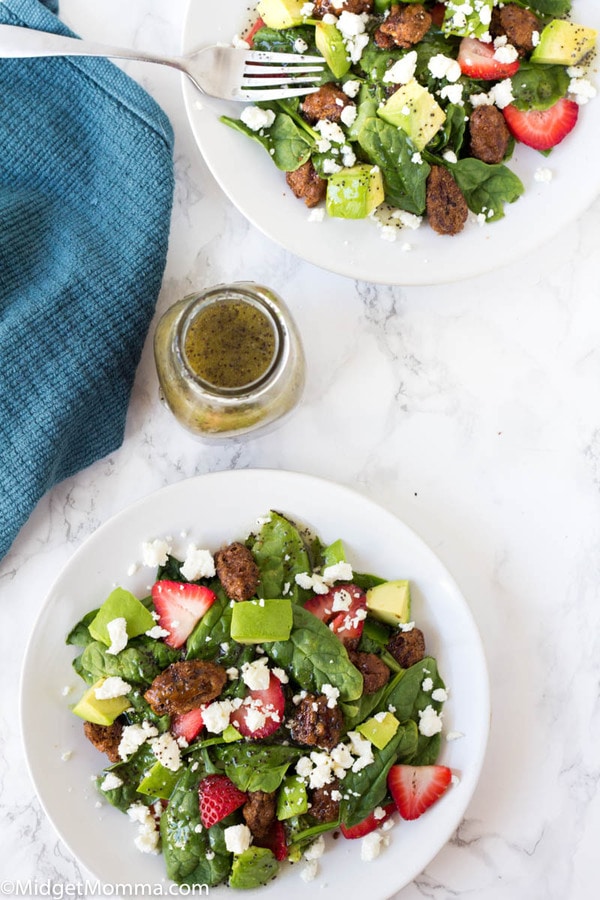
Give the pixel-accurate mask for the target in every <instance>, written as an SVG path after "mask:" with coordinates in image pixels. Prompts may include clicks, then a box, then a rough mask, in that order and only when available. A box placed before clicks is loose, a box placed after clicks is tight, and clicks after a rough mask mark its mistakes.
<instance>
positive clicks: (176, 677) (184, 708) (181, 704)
mask: <svg viewBox="0 0 600 900" xmlns="http://www.w3.org/2000/svg"><path fill="white" fill-rule="evenodd" d="M226 683H227V672H226V671H225V669H224V668H223V667H222V666H219V665H217V663H214V662H210V661H209V660H204V659H186V660H181V662H176V663H171V665H170V666H168V667H167V668H166V669H165V670H164V672H161V673H160V675H157V676H156V678H155V679H154V681H153V682H152V684H151V685H150V687H149V688H148V690H147V691H146V693H145V694H144V698H145V699H146V701H147V702H148V703H149V704H150V706H151V707H152V710H153V712H155V713H156V715H158V716H164V715H169V716H172V715H177V714H179V713H185V712H189V711H190V709H194V707H196V706H201V705H202V704H203V703H209V702H210V701H211V700H214V699H215V697H218V696H219V694H220V693H221V691H222V690H223V688H224V687H225V684H226Z"/></svg>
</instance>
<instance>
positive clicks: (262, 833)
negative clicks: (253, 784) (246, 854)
mask: <svg viewBox="0 0 600 900" xmlns="http://www.w3.org/2000/svg"><path fill="white" fill-rule="evenodd" d="M275 809H276V791H270V792H267V791H250V792H249V793H248V799H247V800H246V802H245V803H244V805H243V806H242V815H243V817H244V821H245V822H246V825H247V826H248V828H249V829H250V831H251V832H252V835H253V836H254V837H255V838H258V839H259V840H260V839H261V838H264V837H266V836H267V834H268V832H269V828H270V826H271V824H272V822H273V820H274V818H275Z"/></svg>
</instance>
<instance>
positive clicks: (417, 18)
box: [373, 3, 433, 50]
mask: <svg viewBox="0 0 600 900" xmlns="http://www.w3.org/2000/svg"><path fill="white" fill-rule="evenodd" d="M432 22H433V19H432V18H431V16H430V15H429V13H428V12H427V10H426V9H425V7H424V6H422V5H421V4H420V3H411V4H410V5H407V4H401V5H399V6H392V8H391V12H390V14H389V16H388V17H387V19H385V21H384V22H382V24H381V25H380V26H379V28H378V29H377V30H376V32H375V34H374V36H373V37H374V40H375V43H376V44H377V46H378V47H381V48H382V49H384V50H390V49H391V48H392V47H401V48H402V49H407V48H408V47H412V46H414V45H415V44H418V43H419V41H421V40H423V38H424V37H425V35H426V34H427V32H428V31H429V29H430V28H431V24H432Z"/></svg>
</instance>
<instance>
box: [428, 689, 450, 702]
mask: <svg viewBox="0 0 600 900" xmlns="http://www.w3.org/2000/svg"><path fill="white" fill-rule="evenodd" d="M431 698H432V700H437V702H438V703H445V702H446V700H447V699H448V691H447V690H446V689H445V688H436V689H435V691H432V694H431Z"/></svg>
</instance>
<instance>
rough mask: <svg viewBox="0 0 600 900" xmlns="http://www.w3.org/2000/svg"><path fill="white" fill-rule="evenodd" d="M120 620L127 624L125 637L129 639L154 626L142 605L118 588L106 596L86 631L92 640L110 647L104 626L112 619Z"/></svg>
mask: <svg viewBox="0 0 600 900" xmlns="http://www.w3.org/2000/svg"><path fill="white" fill-rule="evenodd" d="M121 618H122V619H125V621H126V622H127V637H130V638H132V637H136V635H138V634H144V632H145V631H149V630H150V628H152V627H153V626H154V625H156V622H155V621H154V619H153V618H152V615H151V613H150V612H149V610H147V609H146V607H145V606H144V604H143V603H140V601H139V600H138V599H137V597H134V596H133V594H132V593H131V592H130V591H126V590H125V588H121V587H118V588H115V589H114V591H112V592H111V593H110V594H109V595H108V597H107V598H106V600H105V601H104V603H103V604H102V606H101V607H100V609H99V610H98V612H97V614H96V617H95V618H94V619H93V620H92V621H91V622H90V624H89V625H88V630H89V632H90V634H91V635H92V637H93V638H94V640H96V641H102V643H103V644H106V645H107V646H110V637H109V635H108V629H107V627H106V626H107V625H108V623H109V622H112V620H113V619H121Z"/></svg>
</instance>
